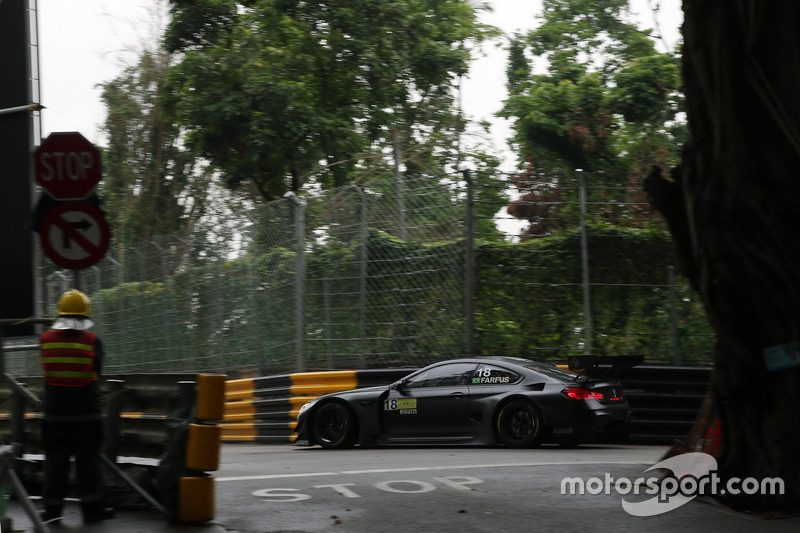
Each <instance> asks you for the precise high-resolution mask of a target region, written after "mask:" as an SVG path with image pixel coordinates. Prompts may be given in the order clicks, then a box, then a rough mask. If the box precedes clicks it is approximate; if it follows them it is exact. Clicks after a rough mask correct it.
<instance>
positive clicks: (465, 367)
mask: <svg viewBox="0 0 800 533" xmlns="http://www.w3.org/2000/svg"><path fill="white" fill-rule="evenodd" d="M473 370H475V364H474V363H452V364H447V365H440V366H435V367H433V368H429V369H428V370H425V371H423V372H420V373H419V374H416V375H413V376H411V377H410V378H408V379H407V380H406V381H405V386H406V388H409V389H415V388H420V387H455V386H459V385H467V384H469V380H470V378H471V377H472V374H473Z"/></svg>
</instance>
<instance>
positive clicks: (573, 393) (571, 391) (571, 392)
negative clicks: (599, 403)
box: [561, 387, 603, 400]
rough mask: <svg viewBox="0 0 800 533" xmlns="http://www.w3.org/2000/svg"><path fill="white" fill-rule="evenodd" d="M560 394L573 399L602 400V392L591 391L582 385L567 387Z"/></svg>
mask: <svg viewBox="0 0 800 533" xmlns="http://www.w3.org/2000/svg"><path fill="white" fill-rule="evenodd" d="M561 394H563V395H564V396H566V397H567V398H572V399H573V400H602V399H603V393H602V392H593V391H590V390H589V389H587V388H584V387H567V388H566V389H564V390H563V391H561Z"/></svg>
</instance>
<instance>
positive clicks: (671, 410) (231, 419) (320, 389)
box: [221, 365, 711, 444]
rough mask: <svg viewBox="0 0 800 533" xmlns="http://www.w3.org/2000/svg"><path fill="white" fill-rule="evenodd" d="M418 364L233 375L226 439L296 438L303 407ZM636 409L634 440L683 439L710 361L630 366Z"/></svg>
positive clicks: (629, 390) (628, 388)
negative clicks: (704, 363)
mask: <svg viewBox="0 0 800 533" xmlns="http://www.w3.org/2000/svg"><path fill="white" fill-rule="evenodd" d="M414 370H415V369H413V368H407V369H389V370H358V371H331V372H308V373H295V374H283V375H279V376H269V377H260V378H251V379H236V380H230V381H228V383H227V391H226V394H225V417H224V418H223V422H222V424H221V425H222V440H223V442H260V443H286V442H293V441H294V439H295V438H296V434H295V433H294V430H295V425H296V418H297V412H298V411H299V409H300V407H301V406H302V405H303V404H304V403H306V402H308V401H310V400H312V399H314V398H316V397H317V396H321V395H323V394H327V393H329V392H336V391H341V390H347V389H355V388H362V387H370V386H374V385H388V384H390V383H393V382H394V381H397V380H398V379H400V378H402V377H404V376H406V375H408V374H409V373H411V372H413V371H414ZM619 379H620V381H621V382H622V384H623V386H624V387H625V394H626V396H627V399H628V403H630V405H631V409H632V410H633V415H632V419H631V425H630V437H629V442H631V443H638V444H672V442H673V441H674V440H675V439H684V438H685V437H686V436H687V435H688V434H689V431H690V430H691V427H692V424H693V423H694V420H695V418H696V417H697V414H698V412H699V410H700V407H701V405H702V402H703V398H704V397H705V395H706V392H707V389H708V387H709V383H710V380H711V369H710V368H706V367H677V366H664V365H640V366H637V367H634V368H631V369H628V370H626V371H625V372H624V373H623V374H622V375H621V376H620V378H619Z"/></svg>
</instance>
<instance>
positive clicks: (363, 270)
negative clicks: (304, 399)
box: [354, 185, 369, 368]
mask: <svg viewBox="0 0 800 533" xmlns="http://www.w3.org/2000/svg"><path fill="white" fill-rule="evenodd" d="M354 187H355V189H356V192H357V193H358V198H359V200H360V202H361V258H360V261H359V276H358V323H359V337H360V338H361V340H360V344H361V349H360V350H359V351H358V365H359V368H365V366H366V364H365V360H364V356H365V355H366V349H367V241H368V240H369V235H368V232H367V214H368V210H367V198H366V196H365V195H364V191H362V190H361V187H359V186H357V185H354Z"/></svg>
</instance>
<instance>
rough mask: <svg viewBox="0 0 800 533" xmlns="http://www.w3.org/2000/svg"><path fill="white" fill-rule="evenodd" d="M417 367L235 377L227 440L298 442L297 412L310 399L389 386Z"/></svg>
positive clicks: (228, 408) (225, 421)
mask: <svg viewBox="0 0 800 533" xmlns="http://www.w3.org/2000/svg"><path fill="white" fill-rule="evenodd" d="M413 371H414V369H412V368H409V369H388V370H333V371H328V372H296V373H292V374H282V375H279V376H266V377H260V378H248V379H234V380H230V381H228V383H227V387H226V392H225V417H224V418H223V421H222V440H223V442H260V443H281V442H294V439H295V438H296V436H297V435H296V434H295V432H294V430H295V426H296V419H297V413H298V411H299V410H300V407H302V406H303V404H305V403H306V402H309V401H311V400H313V399H314V398H317V397H318V396H322V395H323V394H328V393H331V392H338V391H343V390H349V389H358V388H363V387H371V386H374V385H388V384H390V383H393V382H394V381H397V380H398V379H400V378H402V377H404V376H406V375H408V374H409V373H411V372H413Z"/></svg>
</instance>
